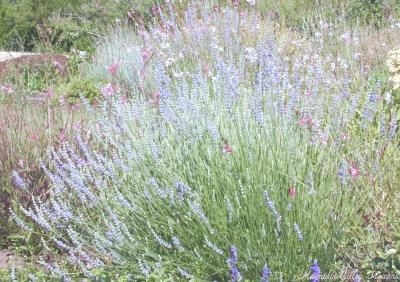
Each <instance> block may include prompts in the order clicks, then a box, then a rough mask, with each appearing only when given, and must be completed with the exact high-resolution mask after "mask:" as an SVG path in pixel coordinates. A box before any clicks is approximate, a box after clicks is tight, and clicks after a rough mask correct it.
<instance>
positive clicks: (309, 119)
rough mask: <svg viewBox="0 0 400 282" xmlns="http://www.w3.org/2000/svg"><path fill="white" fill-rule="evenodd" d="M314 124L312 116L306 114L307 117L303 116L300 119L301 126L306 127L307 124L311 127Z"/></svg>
mask: <svg viewBox="0 0 400 282" xmlns="http://www.w3.org/2000/svg"><path fill="white" fill-rule="evenodd" d="M312 124H313V119H312V117H311V116H305V117H303V118H301V119H300V120H299V125H300V126H301V127H306V126H309V127H311V126H312Z"/></svg>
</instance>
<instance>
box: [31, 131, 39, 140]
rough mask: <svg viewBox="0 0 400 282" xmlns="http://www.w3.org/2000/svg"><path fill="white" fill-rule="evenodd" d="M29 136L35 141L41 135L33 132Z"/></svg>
mask: <svg viewBox="0 0 400 282" xmlns="http://www.w3.org/2000/svg"><path fill="white" fill-rule="evenodd" d="M29 138H30V139H31V140H32V141H34V142H37V141H39V135H37V134H36V133H32V134H31V135H30V136H29Z"/></svg>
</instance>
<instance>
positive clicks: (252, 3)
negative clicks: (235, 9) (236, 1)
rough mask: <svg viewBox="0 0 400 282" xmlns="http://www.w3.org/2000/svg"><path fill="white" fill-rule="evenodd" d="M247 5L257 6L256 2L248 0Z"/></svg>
mask: <svg viewBox="0 0 400 282" xmlns="http://www.w3.org/2000/svg"><path fill="white" fill-rule="evenodd" d="M246 2H247V4H249V5H251V6H254V5H255V4H256V0H246Z"/></svg>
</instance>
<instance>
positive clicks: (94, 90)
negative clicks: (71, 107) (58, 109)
mask: <svg viewBox="0 0 400 282" xmlns="http://www.w3.org/2000/svg"><path fill="white" fill-rule="evenodd" d="M98 84H99V82H98V81H96V80H94V79H90V78H86V79H85V78H80V77H76V78H75V77H74V78H72V79H71V80H70V81H68V82H67V83H66V84H61V85H60V86H59V87H58V89H57V94H58V95H62V96H64V97H65V98H66V99H67V101H68V102H69V103H70V104H76V103H78V102H79V101H80V98H81V97H84V98H86V99H87V100H88V101H90V102H92V101H93V100H94V99H96V97H98V96H99V93H100V90H99V87H98Z"/></svg>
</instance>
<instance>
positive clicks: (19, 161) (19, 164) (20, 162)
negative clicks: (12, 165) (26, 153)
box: [18, 159, 25, 168]
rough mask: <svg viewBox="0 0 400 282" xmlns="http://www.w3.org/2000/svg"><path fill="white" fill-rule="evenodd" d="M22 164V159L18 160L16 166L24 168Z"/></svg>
mask: <svg viewBox="0 0 400 282" xmlns="http://www.w3.org/2000/svg"><path fill="white" fill-rule="evenodd" d="M24 163H25V161H24V160H23V159H19V160H18V166H19V167H20V168H24Z"/></svg>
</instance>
